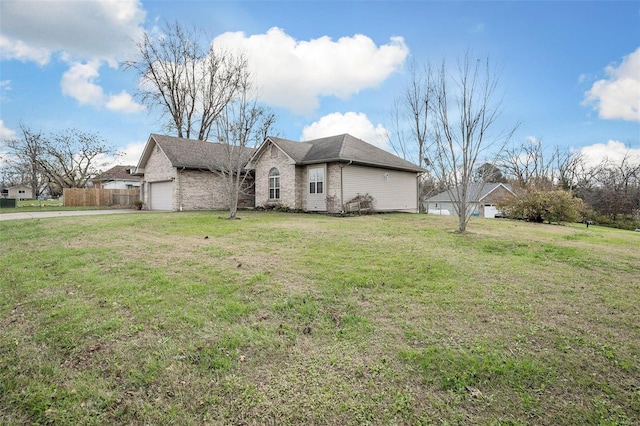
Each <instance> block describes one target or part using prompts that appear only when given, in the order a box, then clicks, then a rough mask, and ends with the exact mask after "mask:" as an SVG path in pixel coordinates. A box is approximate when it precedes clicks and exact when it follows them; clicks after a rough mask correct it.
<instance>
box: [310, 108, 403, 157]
mask: <svg viewBox="0 0 640 426" xmlns="http://www.w3.org/2000/svg"><path fill="white" fill-rule="evenodd" d="M344 133H349V134H350V135H351V136H355V137H356V138H358V139H362V140H363V141H365V142H368V143H370V144H371V145H375V146H377V147H379V148H382V149H384V150H387V151H391V147H390V146H389V131H388V130H387V129H385V128H384V127H383V126H382V124H378V125H374V124H373V123H371V121H369V119H368V118H367V116H366V114H363V113H355V112H347V113H345V114H342V113H339V112H334V113H332V114H329V115H325V116H324V117H322V118H321V119H320V120H318V121H316V122H315V123H312V124H310V125H309V126H305V127H304V129H302V137H301V138H300V139H301V140H302V141H308V140H312V139H319V138H324V137H327V136H334V135H341V134H344Z"/></svg>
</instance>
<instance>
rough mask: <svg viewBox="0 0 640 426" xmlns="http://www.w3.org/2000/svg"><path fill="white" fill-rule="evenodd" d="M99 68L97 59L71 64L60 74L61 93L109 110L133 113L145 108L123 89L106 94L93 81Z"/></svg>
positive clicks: (98, 75)
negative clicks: (113, 93)
mask: <svg viewBox="0 0 640 426" xmlns="http://www.w3.org/2000/svg"><path fill="white" fill-rule="evenodd" d="M99 68H100V63H99V62H98V61H92V62H88V63H86V64H81V63H74V64H72V65H71V68H69V71H67V72H65V73H64V74H63V75H62V80H61V81H60V87H61V88H62V93H63V94H64V95H66V96H70V97H72V98H74V99H76V100H77V101H78V102H79V103H80V105H91V106H95V107H102V106H105V107H107V108H108V109H110V110H113V111H120V112H125V113H134V112H138V111H142V110H144V109H145V107H144V106H143V105H140V104H138V103H136V102H135V101H134V100H133V98H132V97H131V95H130V94H128V93H127V92H125V91H122V92H120V93H119V94H117V95H109V96H107V95H106V94H105V93H104V90H103V89H102V87H101V86H99V85H97V84H95V81H96V80H97V79H98V78H99V77H100V73H99Z"/></svg>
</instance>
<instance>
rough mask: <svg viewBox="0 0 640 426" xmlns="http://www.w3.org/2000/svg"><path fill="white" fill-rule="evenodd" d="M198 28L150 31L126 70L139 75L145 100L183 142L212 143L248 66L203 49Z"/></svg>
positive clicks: (236, 56)
mask: <svg viewBox="0 0 640 426" xmlns="http://www.w3.org/2000/svg"><path fill="white" fill-rule="evenodd" d="M200 38H201V34H200V32H199V31H197V30H195V29H194V30H185V29H184V28H182V27H181V26H180V25H179V24H178V23H174V24H168V23H166V24H165V26H164V28H163V33H162V34H161V35H160V36H158V37H153V36H152V35H151V34H149V33H148V32H145V34H144V35H143V37H142V40H141V41H140V42H138V43H137V48H138V54H137V57H136V58H135V59H132V60H129V61H126V62H125V68H127V69H133V70H135V71H136V73H137V75H138V80H139V81H138V87H139V92H138V95H139V96H140V98H141V100H142V102H143V103H144V104H146V105H148V106H149V107H151V108H155V107H159V108H160V109H161V110H162V111H163V113H164V114H165V115H166V116H168V122H167V130H168V131H169V132H170V133H173V132H175V133H176V135H177V136H178V137H181V138H197V139H199V140H206V139H208V137H209V132H210V130H211V127H212V125H213V123H214V121H215V120H216V118H217V117H218V115H219V114H220V113H221V112H222V111H223V109H224V108H225V106H226V105H227V104H228V103H229V102H230V101H231V100H232V99H233V98H234V96H235V94H236V92H237V90H238V87H239V85H240V84H241V83H240V76H241V75H242V72H243V71H244V70H245V69H246V67H247V60H246V58H245V57H244V56H243V55H240V54H233V53H231V52H223V51H214V49H213V47H212V46H211V45H210V44H209V45H208V47H207V48H202V47H201V45H200V43H199V40H200Z"/></svg>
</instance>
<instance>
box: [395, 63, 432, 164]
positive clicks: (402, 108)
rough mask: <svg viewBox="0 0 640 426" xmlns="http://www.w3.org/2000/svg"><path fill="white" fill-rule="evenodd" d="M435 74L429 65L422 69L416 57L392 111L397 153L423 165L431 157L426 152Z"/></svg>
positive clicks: (410, 65)
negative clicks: (401, 93) (432, 80)
mask: <svg viewBox="0 0 640 426" xmlns="http://www.w3.org/2000/svg"><path fill="white" fill-rule="evenodd" d="M431 78H432V73H431V71H430V69H428V66H427V68H426V69H425V70H424V71H423V72H420V71H419V70H418V66H417V65H416V63H415V61H413V62H411V63H410V64H409V78H408V80H407V85H406V87H405V91H404V93H403V95H402V96H401V97H400V98H397V99H396V100H395V102H394V109H393V111H392V121H393V128H394V135H393V136H394V137H390V141H389V142H390V144H391V146H392V147H393V149H394V150H395V151H396V154H399V155H401V156H402V157H403V158H404V159H405V160H409V161H413V162H414V163H415V164H417V165H419V166H420V167H424V166H425V165H426V164H425V162H426V161H428V160H427V158H426V157H425V153H426V151H427V143H428V142H427V141H428V131H429V127H428V125H429V113H430V111H431V110H430V107H431V105H430V102H431V92H432V90H433V87H432V84H431ZM394 139H395V140H394Z"/></svg>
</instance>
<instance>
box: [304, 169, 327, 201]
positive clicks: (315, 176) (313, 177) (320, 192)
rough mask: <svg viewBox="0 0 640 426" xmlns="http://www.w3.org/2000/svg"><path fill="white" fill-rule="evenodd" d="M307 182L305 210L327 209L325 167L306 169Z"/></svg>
mask: <svg viewBox="0 0 640 426" xmlns="http://www.w3.org/2000/svg"><path fill="white" fill-rule="evenodd" d="M308 176H309V184H308V186H307V188H308V191H309V193H308V194H307V210H311V211H322V212H323V211H326V210H327V197H326V192H327V188H326V185H325V183H326V179H325V168H324V166H321V167H310V168H309V169H308Z"/></svg>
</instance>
